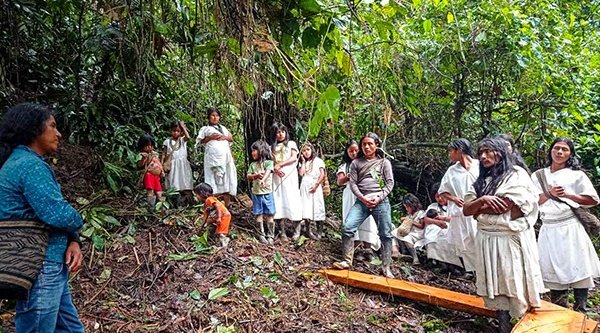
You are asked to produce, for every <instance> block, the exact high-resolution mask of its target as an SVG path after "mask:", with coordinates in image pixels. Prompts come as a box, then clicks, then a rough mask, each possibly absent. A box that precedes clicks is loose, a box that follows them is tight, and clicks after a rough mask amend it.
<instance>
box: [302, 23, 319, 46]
mask: <svg viewBox="0 0 600 333" xmlns="http://www.w3.org/2000/svg"><path fill="white" fill-rule="evenodd" d="M320 43H321V34H320V33H319V31H317V30H315V29H314V28H312V27H308V28H306V29H304V31H302V46H303V47H304V48H307V49H314V48H317V46H319V44H320Z"/></svg>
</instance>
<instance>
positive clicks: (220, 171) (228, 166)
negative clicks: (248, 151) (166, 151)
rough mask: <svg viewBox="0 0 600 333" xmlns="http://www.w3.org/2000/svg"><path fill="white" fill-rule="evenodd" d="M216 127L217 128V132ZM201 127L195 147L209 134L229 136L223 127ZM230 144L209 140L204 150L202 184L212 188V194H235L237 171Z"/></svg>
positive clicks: (224, 141)
mask: <svg viewBox="0 0 600 333" xmlns="http://www.w3.org/2000/svg"><path fill="white" fill-rule="evenodd" d="M216 126H219V128H220V130H221V131H222V132H221V131H219V130H218V129H217V128H216ZM216 126H211V125H208V126H203V127H202V128H201V129H200V133H198V138H196V145H198V144H199V143H200V141H201V140H203V139H204V138H206V137H207V136H209V135H211V134H215V133H218V134H223V135H230V134H231V133H229V131H228V130H227V128H225V126H223V125H216ZM230 145H231V143H230V142H229V141H227V140H210V141H208V142H207V143H205V148H204V182H206V183H208V184H209V185H210V186H212V188H213V193H214V194H221V193H229V194H231V195H233V196H235V195H236V194H237V170H236V168H235V163H234V161H233V155H231V149H230V148H229V147H230Z"/></svg>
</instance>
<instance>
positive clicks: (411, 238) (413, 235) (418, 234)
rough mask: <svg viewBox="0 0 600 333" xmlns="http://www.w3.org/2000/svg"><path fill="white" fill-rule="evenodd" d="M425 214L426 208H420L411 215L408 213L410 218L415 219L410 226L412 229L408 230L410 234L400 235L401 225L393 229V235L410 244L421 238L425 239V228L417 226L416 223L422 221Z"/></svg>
mask: <svg viewBox="0 0 600 333" xmlns="http://www.w3.org/2000/svg"><path fill="white" fill-rule="evenodd" d="M424 216H425V211H424V210H420V211H417V212H415V213H413V214H411V215H408V216H407V217H408V218H411V219H412V220H413V225H412V226H411V227H410V231H409V232H408V234H407V235H406V236H400V235H398V229H400V228H399V227H398V228H396V229H394V230H392V235H394V237H396V238H398V239H399V240H401V241H403V242H406V243H409V244H413V246H414V244H415V243H416V242H418V241H420V240H421V239H423V235H424V234H425V228H417V226H416V225H415V224H417V223H420V222H421V219H422V218H423V217H424Z"/></svg>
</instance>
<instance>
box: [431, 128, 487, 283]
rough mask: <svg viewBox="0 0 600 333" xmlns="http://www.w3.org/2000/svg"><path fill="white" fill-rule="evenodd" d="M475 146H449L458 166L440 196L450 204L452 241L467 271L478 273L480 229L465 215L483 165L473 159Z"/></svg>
mask: <svg viewBox="0 0 600 333" xmlns="http://www.w3.org/2000/svg"><path fill="white" fill-rule="evenodd" d="M472 155H473V153H472V148H471V143H470V142H469V141H468V140H467V139H458V140H456V141H453V142H452V143H450V144H449V145H448V156H449V157H450V160H452V162H455V163H454V164H453V165H452V166H451V167H449V168H448V170H447V171H446V173H445V174H444V177H443V178H442V181H441V183H440V190H439V193H440V194H441V195H442V196H444V197H445V198H446V199H447V200H448V215H449V216H450V219H451V220H450V225H449V226H448V241H449V242H450V244H452V245H454V246H455V248H456V250H455V251H456V254H457V255H458V256H459V257H460V258H461V259H462V261H463V266H464V269H465V271H467V272H473V271H475V251H474V248H475V234H476V233H477V226H476V223H475V220H474V219H473V217H471V216H465V215H463V212H462V206H463V204H464V197H465V194H466V193H467V190H468V189H469V187H470V186H471V185H472V184H473V182H475V179H477V177H478V176H479V161H477V160H476V159H473V158H472Z"/></svg>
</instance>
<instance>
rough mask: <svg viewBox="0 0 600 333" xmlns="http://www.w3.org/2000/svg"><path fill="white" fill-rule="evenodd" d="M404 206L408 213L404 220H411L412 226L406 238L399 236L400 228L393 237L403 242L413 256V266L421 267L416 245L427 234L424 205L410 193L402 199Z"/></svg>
mask: <svg viewBox="0 0 600 333" xmlns="http://www.w3.org/2000/svg"><path fill="white" fill-rule="evenodd" d="M402 204H403V205H404V209H405V210H406V213H408V215H407V216H405V217H404V218H408V219H410V220H411V221H412V226H411V227H410V231H409V233H408V234H407V235H406V236H400V235H399V234H398V229H399V228H396V229H394V230H393V231H392V235H394V237H396V238H398V239H399V240H401V241H402V243H403V244H404V247H405V248H406V249H407V250H408V252H409V253H410V255H411V256H412V260H413V265H419V264H420V262H419V257H418V256H417V250H416V249H415V243H417V242H418V241H420V240H422V239H423V235H424V233H425V228H424V227H425V226H424V225H423V221H422V220H423V217H425V211H424V210H423V205H422V204H421V201H420V200H419V198H417V197H416V196H415V195H414V194H412V193H409V194H407V195H405V196H404V198H402Z"/></svg>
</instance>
